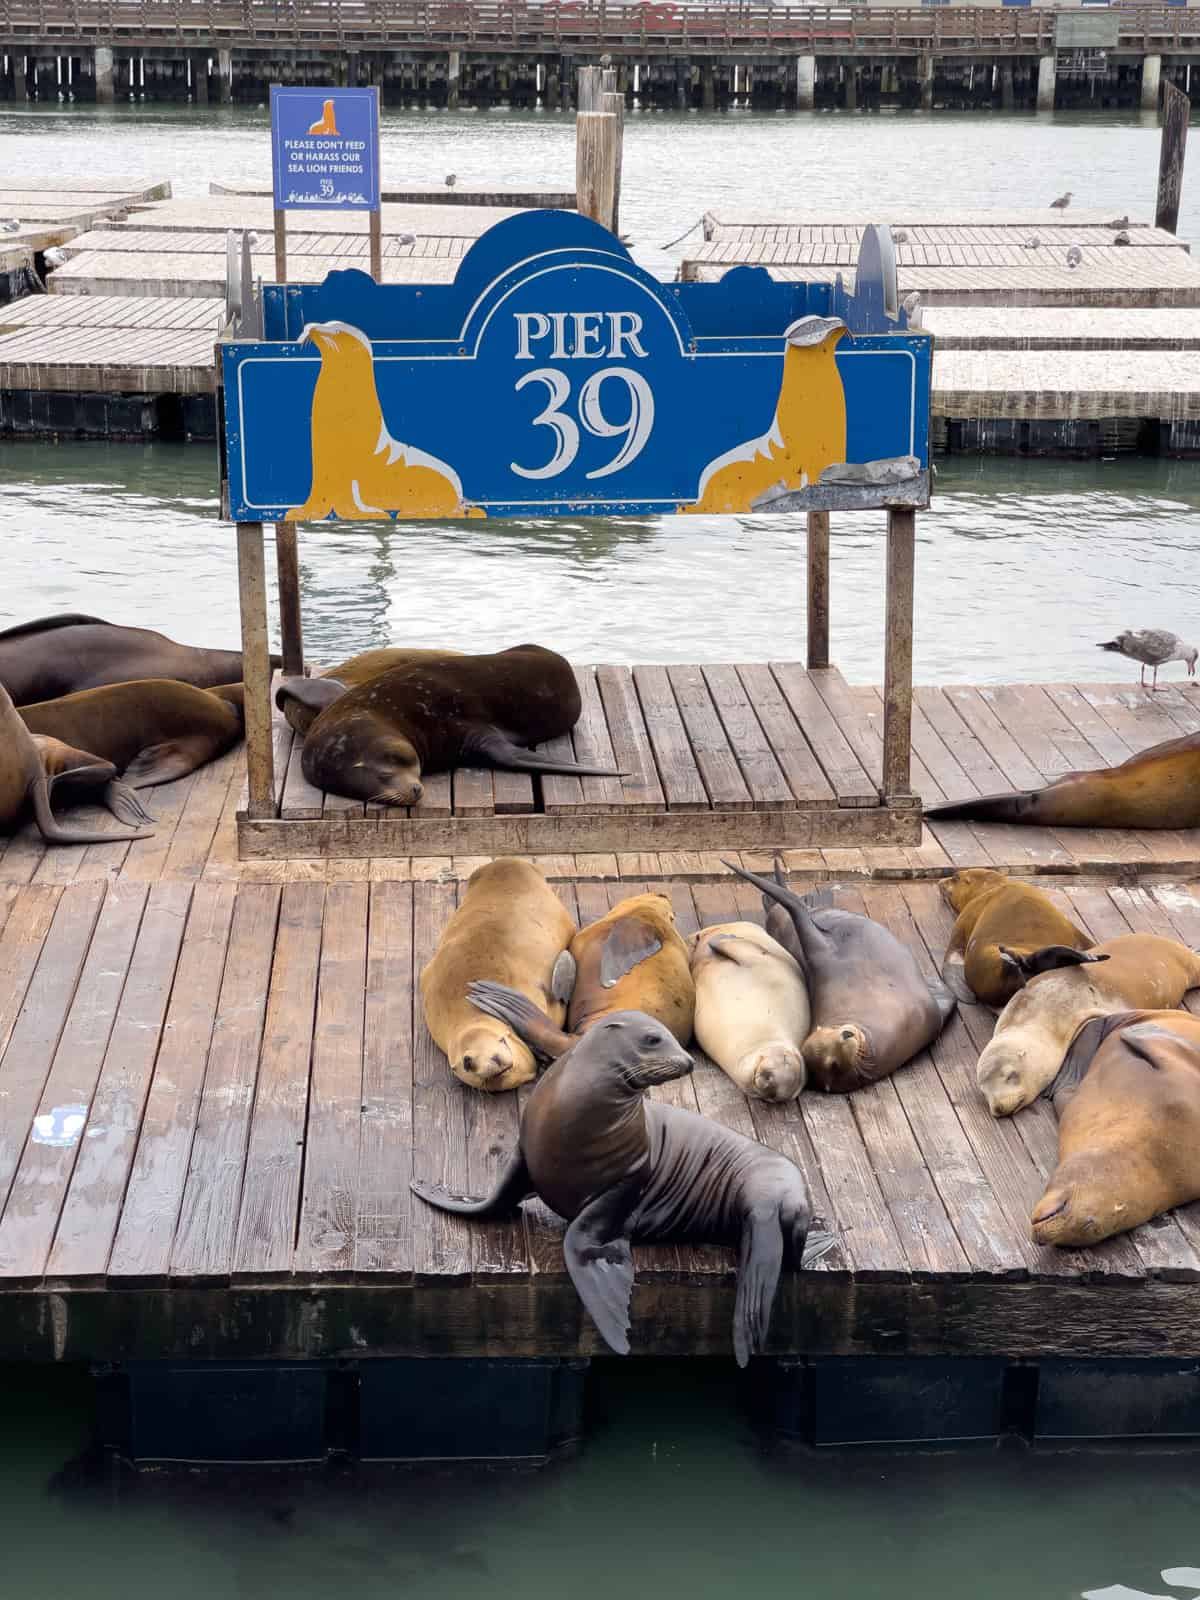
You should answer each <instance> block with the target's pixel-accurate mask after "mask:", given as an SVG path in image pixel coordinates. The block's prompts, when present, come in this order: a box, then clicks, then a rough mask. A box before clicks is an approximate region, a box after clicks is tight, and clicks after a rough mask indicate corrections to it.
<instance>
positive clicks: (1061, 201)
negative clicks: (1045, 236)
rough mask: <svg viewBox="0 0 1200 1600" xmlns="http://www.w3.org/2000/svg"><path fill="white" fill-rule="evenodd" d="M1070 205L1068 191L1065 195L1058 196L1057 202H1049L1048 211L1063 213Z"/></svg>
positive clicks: (1069, 192) (1069, 193)
mask: <svg viewBox="0 0 1200 1600" xmlns="http://www.w3.org/2000/svg"><path fill="white" fill-rule="evenodd" d="M1070 204H1071V191H1070V189H1068V190H1067V192H1066V194H1060V195H1059V197H1058V199H1057V200H1051V202H1050V209H1051V211H1065V210H1066V209H1067V207H1068V206H1069V205H1070Z"/></svg>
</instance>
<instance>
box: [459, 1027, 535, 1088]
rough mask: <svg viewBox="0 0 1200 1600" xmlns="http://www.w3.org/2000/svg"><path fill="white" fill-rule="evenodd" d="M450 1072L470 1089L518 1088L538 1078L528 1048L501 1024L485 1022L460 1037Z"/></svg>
mask: <svg viewBox="0 0 1200 1600" xmlns="http://www.w3.org/2000/svg"><path fill="white" fill-rule="evenodd" d="M450 1069H451V1071H452V1072H453V1073H454V1076H455V1077H456V1078H457V1079H458V1080H459V1081H460V1082H461V1083H465V1084H466V1085H467V1087H468V1088H470V1089H492V1090H496V1089H516V1088H518V1087H519V1086H520V1085H521V1084H523V1083H529V1082H531V1081H532V1079H533V1078H534V1077H536V1075H537V1067H536V1065H535V1063H534V1059H533V1055H532V1053H531V1052H530V1050H529V1049H528V1048H527V1046H525V1045H524V1044H522V1043H521V1041H520V1040H519V1039H515V1038H514V1037H513V1035H512V1033H511V1032H510V1031H509V1030H508V1029H507V1028H503V1027H502V1025H493V1026H491V1027H489V1026H488V1025H487V1024H485V1023H481V1025H480V1026H479V1027H477V1028H470V1029H468V1030H467V1031H466V1032H465V1033H463V1034H462V1035H461V1037H460V1038H459V1040H458V1049H457V1050H456V1051H455V1052H454V1053H453V1054H452V1055H451V1057H450Z"/></svg>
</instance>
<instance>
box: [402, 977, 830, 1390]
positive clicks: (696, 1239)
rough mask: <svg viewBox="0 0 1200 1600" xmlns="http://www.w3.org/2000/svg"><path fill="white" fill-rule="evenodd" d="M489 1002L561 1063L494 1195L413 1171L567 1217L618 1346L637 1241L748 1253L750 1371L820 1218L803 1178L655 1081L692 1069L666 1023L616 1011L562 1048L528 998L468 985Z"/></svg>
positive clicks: (572, 1242) (736, 1340) (452, 1203)
mask: <svg viewBox="0 0 1200 1600" xmlns="http://www.w3.org/2000/svg"><path fill="white" fill-rule="evenodd" d="M470 993H471V998H472V999H473V1000H474V1001H475V1003H476V1004H477V1005H479V1006H480V1007H481V1009H484V1010H487V1011H488V1012H489V1013H490V1014H491V1015H492V1016H497V1017H500V1018H501V1019H502V1020H503V1021H505V1022H508V1023H510V1024H511V1025H512V1026H513V1027H514V1028H516V1030H517V1032H518V1033H520V1035H521V1037H522V1038H523V1039H525V1041H526V1042H527V1043H528V1044H530V1045H532V1047H533V1048H534V1049H535V1050H537V1051H538V1052H539V1054H544V1055H549V1056H551V1057H553V1059H554V1065H553V1066H552V1067H551V1068H550V1070H549V1071H548V1072H547V1073H546V1074H545V1075H544V1076H543V1077H542V1078H541V1079H540V1080H539V1082H538V1084H537V1087H536V1088H535V1089H534V1091H533V1093H532V1094H531V1095H530V1097H529V1104H528V1106H527V1107H526V1110H525V1116H524V1118H523V1120H522V1122H521V1133H520V1142H519V1144H518V1147H517V1151H516V1153H515V1154H514V1156H513V1158H512V1160H511V1161H510V1163H509V1165H508V1167H507V1169H506V1170H505V1172H504V1174H503V1176H502V1177H501V1178H500V1181H499V1183H498V1184H497V1185H496V1188H495V1189H494V1190H493V1191H492V1193H491V1194H490V1195H489V1196H488V1197H487V1198H486V1199H472V1198H470V1197H469V1196H465V1195H454V1194H450V1193H449V1192H448V1191H447V1190H446V1189H445V1188H444V1187H443V1186H442V1185H441V1184H435V1183H425V1182H421V1181H414V1182H413V1184H412V1188H413V1190H414V1192H415V1193H416V1194H418V1195H420V1196H421V1198H422V1199H423V1200H426V1201H428V1202H429V1204H430V1205H434V1206H437V1207H438V1208H439V1209H440V1210H442V1211H452V1212H456V1213H457V1214H458V1215H460V1216H475V1217H493V1216H501V1215H504V1214H505V1213H507V1212H511V1211H512V1210H513V1209H515V1207H516V1206H517V1205H519V1204H520V1202H521V1201H522V1200H523V1199H524V1198H525V1197H526V1196H527V1195H530V1194H537V1195H539V1196H540V1197H541V1198H542V1199H543V1200H544V1201H545V1202H546V1204H547V1205H548V1206H550V1207H551V1208H552V1209H553V1210H555V1211H557V1212H558V1214H559V1216H561V1217H565V1218H567V1220H568V1221H569V1223H570V1226H569V1227H568V1228H567V1231H566V1235H565V1237H564V1239H563V1255H564V1257H565V1259H566V1265H567V1271H568V1272H569V1273H570V1275H571V1281H572V1282H573V1283H574V1285H575V1288H576V1290H577V1291H578V1293H579V1298H580V1299H581V1300H582V1301H583V1303H584V1305H585V1306H586V1307H587V1309H588V1311H589V1312H590V1313H591V1315H592V1317H593V1319H594V1321H595V1323H596V1326H597V1327H598V1328H599V1330H600V1332H601V1334H602V1335H603V1337H604V1340H605V1342H606V1343H607V1344H608V1346H609V1348H610V1349H612V1350H615V1351H616V1352H617V1354H618V1355H628V1353H629V1309H630V1300H631V1297H632V1294H633V1281H634V1269H633V1254H632V1252H631V1250H630V1243H631V1242H632V1243H635V1244H640V1243H650V1242H662V1243H671V1242H675V1243H688V1242H690V1243H697V1244H700V1243H703V1244H729V1245H733V1246H735V1247H737V1248H739V1250H740V1261H739V1268H738V1286H737V1298H736V1300H735V1303H734V1311H733V1347H734V1353H735V1355H736V1358H737V1363H738V1365H739V1366H740V1367H744V1366H745V1365H746V1364H747V1362H748V1361H749V1359H750V1357H751V1355H754V1354H756V1353H757V1352H758V1351H760V1350H761V1349H762V1348H763V1345H764V1343H765V1341H766V1336H767V1329H768V1325H769V1323H770V1318H771V1308H772V1306H773V1305H774V1302H775V1291H776V1288H777V1286H778V1283H779V1273H780V1268H781V1266H782V1264H783V1260H784V1256H785V1253H786V1254H787V1255H788V1256H789V1257H790V1259H791V1263H792V1265H793V1266H794V1267H799V1266H800V1263H801V1259H802V1257H803V1254H804V1242H805V1238H806V1236H807V1234H808V1228H809V1223H810V1220H811V1210H810V1207H809V1200H808V1190H807V1187H806V1185H805V1181H804V1175H803V1174H802V1173H801V1171H800V1169H799V1168H798V1167H797V1166H796V1165H795V1164H794V1163H793V1162H791V1161H789V1160H788V1159H787V1157H786V1156H780V1155H776V1154H775V1153H774V1151H771V1150H768V1149H767V1148H766V1146H765V1145H761V1144H756V1143H755V1142H754V1141H753V1140H750V1139H746V1138H743V1137H742V1135H741V1134H738V1133H734V1132H732V1131H731V1130H730V1129H729V1128H723V1127H722V1126H721V1125H720V1124H719V1123H716V1122H712V1121H710V1120H709V1119H708V1118H707V1117H701V1116H698V1115H697V1114H696V1113H695V1112H694V1111H683V1110H680V1109H679V1108H677V1107H675V1106H670V1105H661V1104H659V1103H658V1102H656V1101H647V1100H646V1099H645V1098H644V1097H645V1091H646V1090H647V1089H648V1088H650V1087H651V1086H652V1085H653V1084H656V1083H667V1082H669V1081H670V1080H671V1079H673V1078H681V1077H684V1076H685V1075H686V1074H687V1073H689V1072H691V1071H692V1059H691V1057H690V1056H689V1055H688V1054H687V1052H686V1051H685V1050H684V1049H683V1047H682V1046H681V1045H680V1044H679V1043H678V1041H677V1040H676V1039H675V1037H674V1035H673V1034H672V1033H671V1031H670V1030H669V1029H668V1028H665V1027H664V1026H663V1025H662V1023H660V1022H656V1021H655V1020H654V1018H653V1017H648V1016H645V1015H643V1014H642V1013H640V1012H637V1011H618V1012H614V1013H612V1014H610V1015H608V1016H606V1017H605V1018H604V1019H603V1020H602V1021H601V1022H599V1023H598V1024H597V1025H596V1026H595V1027H593V1028H590V1029H589V1030H588V1032H587V1033H585V1034H584V1036H583V1038H582V1039H579V1040H577V1041H575V1042H574V1043H568V1047H567V1048H566V1050H565V1051H564V1052H561V1053H560V1052H559V1049H558V1047H559V1046H560V1045H561V1043H562V1040H563V1035H562V1034H561V1033H560V1032H559V1031H558V1030H557V1029H555V1028H554V1027H553V1026H552V1025H551V1024H550V1023H549V1022H548V1020H547V1019H546V1018H545V1017H544V1016H542V1014H541V1013H540V1012H539V1011H538V1009H537V1007H536V1006H533V1005H532V1004H531V1003H530V1002H529V1001H528V1000H527V999H526V998H525V996H524V995H520V994H516V993H515V992H513V991H511V990H506V989H503V988H501V987H500V986H499V985H498V984H486V983H485V984H472V986H471V990H470Z"/></svg>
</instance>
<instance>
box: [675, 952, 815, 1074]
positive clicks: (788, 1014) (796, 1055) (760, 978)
mask: <svg viewBox="0 0 1200 1600" xmlns="http://www.w3.org/2000/svg"><path fill="white" fill-rule="evenodd" d="M689 943H690V945H691V951H692V981H693V982H694V983H695V985H696V1041H697V1043H698V1044H699V1045H700V1047H701V1048H702V1049H703V1050H704V1052H705V1054H706V1055H708V1056H711V1057H712V1059H713V1060H714V1061H715V1062H716V1063H717V1065H718V1066H719V1067H720V1068H721V1069H722V1071H723V1072H726V1073H728V1074H729V1076H730V1077H731V1078H732V1079H733V1081H734V1083H736V1084H737V1085H738V1087H739V1088H740V1089H741V1090H742V1091H743V1092H744V1093H745V1094H748V1095H753V1096H755V1098H757V1099H759V1100H794V1099H795V1098H796V1096H797V1095H798V1094H799V1093H800V1091H801V1089H803V1088H804V1082H805V1077H806V1073H805V1067H804V1056H803V1055H802V1053H801V1050H802V1046H803V1044H804V1041H805V1039H807V1038H808V1033H809V1028H810V1027H811V1024H812V1013H811V1011H810V1008H809V1003H808V988H807V986H806V984H805V981H804V973H803V972H802V971H801V969H800V967H799V966H798V965H797V963H796V961H795V959H794V958H793V957H792V956H790V955H789V954H788V952H787V951H786V950H785V949H784V948H783V947H782V945H780V944H778V943H776V941H775V940H774V939H772V937H771V935H770V934H769V933H767V932H766V930H765V929H763V928H760V927H759V926H758V924H757V923H756V922H724V923H719V924H718V925H717V926H716V927H712V928H702V929H701V930H700V932H699V933H696V934H693V935H692V938H691V939H690V940H689Z"/></svg>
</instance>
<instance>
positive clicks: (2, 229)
mask: <svg viewBox="0 0 1200 1600" xmlns="http://www.w3.org/2000/svg"><path fill="white" fill-rule="evenodd" d="M20 231H21V224H20V223H19V222H18V221H17V219H16V218H15V217H5V218H4V220H3V222H0V233H20Z"/></svg>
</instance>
